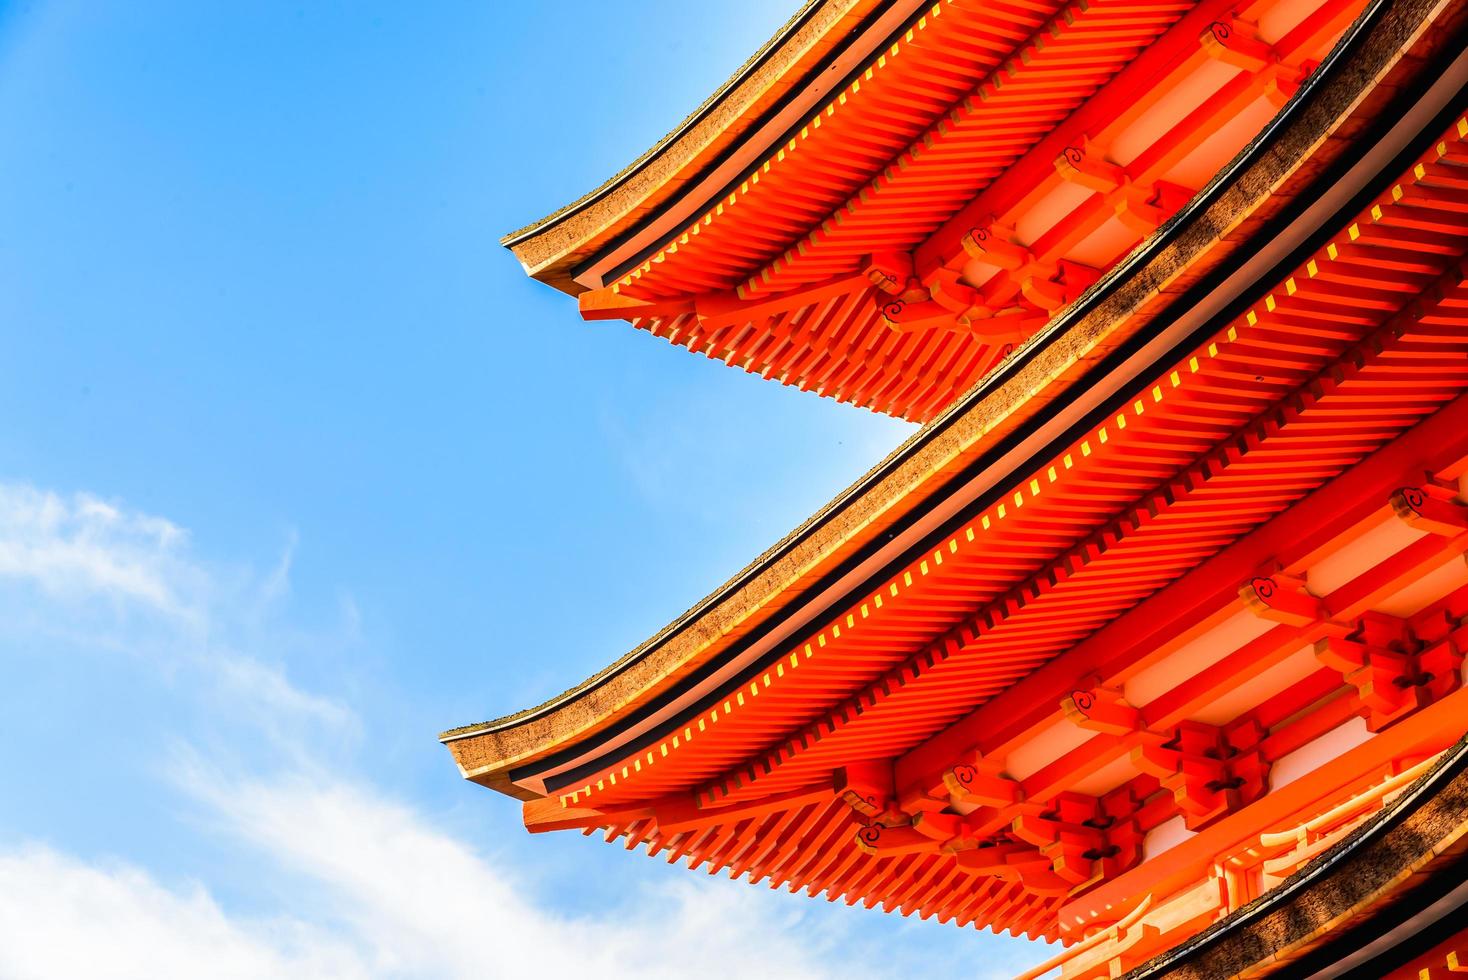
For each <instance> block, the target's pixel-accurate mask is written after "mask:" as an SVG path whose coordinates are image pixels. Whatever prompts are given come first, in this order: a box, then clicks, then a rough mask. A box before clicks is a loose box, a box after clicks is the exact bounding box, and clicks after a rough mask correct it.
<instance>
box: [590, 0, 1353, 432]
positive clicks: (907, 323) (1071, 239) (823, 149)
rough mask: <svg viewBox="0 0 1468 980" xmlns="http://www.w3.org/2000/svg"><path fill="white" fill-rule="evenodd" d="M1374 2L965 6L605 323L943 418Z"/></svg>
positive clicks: (766, 165)
mask: <svg viewBox="0 0 1468 980" xmlns="http://www.w3.org/2000/svg"><path fill="white" fill-rule="evenodd" d="M1363 6H1364V0H1303V2H1301V0H1254V2H1250V3H1246V4H1244V5H1242V6H1239V5H1237V4H1236V3H1234V2H1233V0H1228V2H1223V0H1203V2H1199V3H1188V2H1184V0H1075V2H1072V3H1068V4H1062V3H1057V2H1052V0H1024V2H1010V0H942V2H940V3H937V4H934V5H932V6H931V7H925V8H924V9H923V10H922V11H920V12H919V13H918V14H916V15H915V16H914V17H913V19H912V20H911V21H910V22H909V23H908V25H907V26H906V28H905V30H903V31H901V32H900V33H899V34H897V35H896V36H895V37H894V38H893V39H892V40H891V42H890V43H888V44H885V45H883V46H881V47H880V48H879V49H878V50H877V51H875V52H873V53H872V54H871V55H870V56H869V57H868V58H867V60H866V62H865V63H864V64H863V65H862V66H861V67H860V68H859V69H858V70H856V71H854V72H852V73H851V75H850V77H849V78H848V80H847V82H846V83H845V84H844V85H842V86H841V87H840V88H839V89H837V90H835V91H834V92H832V93H830V95H829V97H828V100H827V101H826V103H825V104H824V105H823V106H821V107H820V108H819V109H818V110H817V111H815V112H813V113H811V114H810V115H809V116H808V117H806V118H803V119H801V120H800V123H799V125H798V126H797V127H795V128H793V129H792V130H791V131H790V132H789V133H788V134H787V135H786V136H785V137H784V138H782V139H780V140H778V141H777V142H774V143H773V144H771V145H769V146H768V147H763V149H762V150H761V152H762V157H761V158H760V159H759V162H757V163H756V164H754V165H753V166H751V167H749V168H748V169H747V170H746V172H744V173H743V174H742V175H741V176H740V178H739V179H738V180H736V181H734V182H733V183H732V184H730V185H729V186H728V187H726V188H724V189H722V190H721V191H719V192H718V193H717V194H714V195H713V196H712V197H711V198H710V199H709V200H708V202H707V204H706V206H705V207H703V208H702V210H701V211H700V212H699V213H698V214H696V215H695V216H694V217H693V218H692V219H691V220H688V221H687V222H686V223H685V224H683V225H682V226H681V227H678V228H676V229H675V230H674V231H673V233H671V234H668V235H667V236H665V237H664V238H663V239H662V240H661V241H660V242H659V243H658V244H657V246H656V247H655V248H651V249H650V250H645V251H646V254H645V255H644V256H643V257H642V258H640V259H639V260H637V261H636V262H634V263H632V264H631V265H630V266H629V267H628V268H627V269H626V271H625V272H618V273H616V274H615V275H611V274H609V273H608V274H603V275H601V276H599V277H596V280H595V281H598V282H602V283H603V284H601V285H600V286H599V287H598V288H593V289H590V290H588V291H586V292H582V293H581V294H580V305H581V312H582V315H583V316H585V317H586V318H588V319H626V320H629V321H630V322H632V323H633V324H634V325H635V326H637V327H639V328H641V329H644V330H647V331H649V332H651V333H653V334H654V335H656V336H659V337H663V338H665V339H667V340H669V341H671V342H673V343H676V344H679V345H681V346H684V347H687V348H688V349H689V350H692V351H696V352H699V353H702V354H705V355H707V356H708V357H712V358H717V359H719V360H722V361H724V362H726V363H728V364H730V365H731V366H736V367H739V368H742V369H744V370H745V371H749V372H751V373H755V374H759V375H761V376H762V377H766V378H773V379H777V380H779V381H781V382H782V383H784V384H788V385H795V386H798V387H800V388H802V389H805V390H812V391H816V392H818V393H820V394H823V395H828V396H830V397H833V398H835V399H837V400H839V401H846V402H851V403H853V404H856V405H860V406H864V407H869V408H872V409H875V410H877V411H880V412H886V413H890V414H894V415H899V416H902V417H904V418H908V419H912V420H915V421H926V420H927V419H930V418H932V417H933V416H934V415H936V414H937V413H938V412H939V411H940V410H942V409H943V408H944V407H945V406H946V405H948V404H949V403H951V402H952V401H953V400H954V398H956V397H957V396H958V395H960V394H961V393H963V392H964V391H965V390H967V389H968V388H969V387H971V386H972V385H973V384H974V383H976V382H977V381H979V380H980V379H981V378H983V377H984V376H985V375H986V374H988V373H989V372H990V371H991V370H993V368H994V367H995V366H996V365H997V364H998V363H999V362H1000V361H1001V360H1002V359H1004V358H1005V357H1007V356H1009V355H1010V354H1011V353H1012V352H1013V351H1014V349H1015V348H1016V347H1017V346H1019V345H1022V344H1023V343H1024V342H1025V341H1026V340H1028V339H1029V338H1030V337H1031V336H1033V335H1034V334H1035V333H1036V332H1037V331H1039V330H1040V329H1041V328H1043V327H1044V326H1045V324H1046V323H1047V322H1049V320H1050V319H1051V317H1052V315H1053V314H1054V313H1056V312H1057V311H1059V310H1061V309H1063V308H1064V307H1066V306H1067V305H1069V304H1070V303H1072V302H1073V301H1074V300H1076V299H1077V298H1078V297H1079V296H1081V295H1082V294H1083V293H1084V292H1085V291H1086V290H1087V289H1089V288H1090V287H1091V286H1092V285H1093V284H1094V283H1095V282H1096V281H1097V280H1098V279H1099V278H1100V277H1101V275H1103V274H1104V273H1105V272H1106V271H1107V270H1109V269H1110V268H1111V267H1112V266H1113V265H1115V264H1116V262H1117V261H1118V260H1119V259H1121V258H1122V257H1124V256H1125V255H1126V254H1127V253H1129V252H1130V251H1131V250H1132V249H1133V248H1134V247H1135V246H1136V245H1137V244H1138V243H1140V242H1141V241H1142V240H1143V239H1144V238H1146V237H1147V236H1148V235H1150V234H1151V233H1152V232H1153V231H1155V230H1156V229H1157V228H1158V227H1159V226H1160V225H1161V224H1163V223H1164V222H1166V221H1167V220H1168V219H1169V218H1170V217H1171V216H1172V215H1173V214H1174V213H1175V212H1176V211H1177V210H1178V209H1179V208H1180V207H1181V206H1182V205H1183V204H1185V203H1186V202H1187V201H1188V200H1189V199H1190V198H1192V197H1193V195H1194V193H1195V192H1196V191H1198V190H1199V189H1200V188H1202V187H1203V186H1205V185H1206V184H1207V183H1208V182H1209V181H1210V180H1211V179H1212V178H1213V177H1214V175H1215V174H1217V173H1219V172H1220V171H1222V170H1223V169H1224V168H1225V167H1226V166H1227V164H1228V163H1229V161H1230V160H1231V159H1232V158H1233V157H1234V156H1235V155H1236V154H1237V153H1238V152H1239V150H1241V149H1242V148H1243V147H1244V145H1245V144H1246V143H1248V142H1249V140H1250V139H1251V138H1253V136H1254V135H1255V134H1256V133H1258V132H1259V131H1260V129H1261V128H1262V127H1263V126H1264V125H1265V124H1266V123H1267V122H1268V120H1269V119H1270V118H1271V117H1272V116H1273V115H1274V114H1275V113H1276V111H1277V110H1278V109H1279V107H1280V106H1282V105H1283V104H1284V102H1285V101H1286V100H1287V99H1288V98H1289V97H1290V95H1291V94H1293V93H1294V91H1295V90H1296V89H1297V88H1298V86H1299V85H1300V84H1301V83H1302V82H1303V81H1304V80H1305V78H1306V77H1307V76H1308V75H1309V73H1310V71H1311V70H1312V69H1313V68H1314V66H1315V65H1316V64H1318V62H1319V60H1320V59H1321V58H1322V57H1323V56H1324V55H1325V53H1326V52H1327V51H1329V50H1330V47H1331V45H1332V44H1333V43H1334V42H1335V40H1336V38H1337V37H1339V36H1340V34H1341V32H1342V31H1343V30H1344V28H1345V27H1346V26H1347V25H1348V24H1349V23H1350V22H1351V21H1352V19H1353V18H1355V17H1356V15H1357V14H1359V13H1360V11H1361V9H1362V7H1363ZM623 264H624V265H625V264H626V263H623ZM583 281H592V280H586V279H585V278H584V277H583Z"/></svg>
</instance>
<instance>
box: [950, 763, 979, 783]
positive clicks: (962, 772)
mask: <svg viewBox="0 0 1468 980" xmlns="http://www.w3.org/2000/svg"><path fill="white" fill-rule="evenodd" d="M978 774H979V771H978V770H977V769H975V768H974V767H973V766H971V765H969V764H967V763H959V764H958V765H956V766H954V767H953V779H954V781H955V782H957V783H958V785H960V786H971V785H972V784H973V781H974V778H975V777H977V776H978Z"/></svg>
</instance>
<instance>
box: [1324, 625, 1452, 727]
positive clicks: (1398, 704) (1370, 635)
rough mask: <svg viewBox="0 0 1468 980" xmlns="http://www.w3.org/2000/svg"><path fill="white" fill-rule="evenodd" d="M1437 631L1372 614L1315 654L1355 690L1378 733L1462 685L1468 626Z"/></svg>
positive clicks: (1330, 640)
mask: <svg viewBox="0 0 1468 980" xmlns="http://www.w3.org/2000/svg"><path fill="white" fill-rule="evenodd" d="M1424 632H1427V631H1424ZM1432 632H1435V633H1437V635H1436V636H1435V637H1434V636H1427V637H1424V636H1419V635H1418V632H1417V631H1416V630H1414V629H1413V624H1412V623H1409V622H1408V621H1407V620H1404V619H1400V618H1398V617H1396V616H1388V615H1385V614H1384V613H1376V612H1369V613H1366V614H1365V615H1364V616H1362V617H1361V618H1360V619H1359V620H1358V621H1357V624H1356V629H1355V630H1354V631H1353V632H1351V633H1350V634H1349V635H1347V636H1346V637H1333V636H1332V637H1326V638H1325V639H1323V640H1320V641H1319V642H1318V643H1316V644H1315V656H1316V657H1318V658H1319V659H1320V662H1321V663H1323V664H1324V665H1325V666H1327V667H1330V668H1331V669H1333V670H1338V671H1340V673H1341V675H1342V676H1343V677H1344V678H1345V681H1346V683H1347V684H1350V685H1351V686H1353V687H1355V688H1356V691H1357V693H1358V694H1359V695H1360V697H1361V708H1362V714H1363V715H1364V716H1365V718H1366V727H1367V729H1368V730H1370V731H1373V732H1379V731H1381V730H1383V729H1385V728H1387V727H1389V726H1391V725H1394V724H1396V723H1397V722H1399V721H1401V720H1402V719H1403V718H1406V717H1407V716H1408V715H1411V714H1413V713H1415V712H1416V711H1418V710H1419V709H1421V708H1424V707H1426V706H1427V705H1429V704H1432V703H1433V702H1434V701H1437V700H1439V699H1440V698H1442V697H1444V696H1446V695H1448V694H1451V693H1452V692H1453V691H1456V690H1457V689H1458V687H1459V686H1460V685H1461V683H1462V669H1463V652H1462V646H1461V644H1462V642H1463V641H1464V640H1468V628H1465V627H1461V626H1459V627H1457V628H1456V629H1454V630H1452V631H1451V632H1446V633H1444V632H1443V631H1432Z"/></svg>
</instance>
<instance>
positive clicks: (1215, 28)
mask: <svg viewBox="0 0 1468 980" xmlns="http://www.w3.org/2000/svg"><path fill="white" fill-rule="evenodd" d="M1208 30H1209V31H1210V32H1212V34H1213V36H1214V37H1215V38H1217V39H1218V41H1219V43H1221V44H1227V43H1228V39H1229V38H1231V37H1233V33H1234V32H1233V28H1231V27H1229V26H1228V25H1227V24H1225V23H1224V22H1223V21H1221V20H1215V21H1214V22H1213V23H1212V24H1210V25H1208Z"/></svg>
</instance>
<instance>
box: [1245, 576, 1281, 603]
mask: <svg viewBox="0 0 1468 980" xmlns="http://www.w3.org/2000/svg"><path fill="white" fill-rule="evenodd" d="M1249 588H1251V589H1253V590H1254V594H1255V595H1257V596H1258V597H1259V598H1261V599H1263V600H1265V601H1266V602H1268V601H1269V600H1270V599H1272V598H1273V597H1274V593H1275V592H1276V591H1277V590H1278V589H1279V585H1278V583H1276V582H1275V581H1274V579H1272V578H1262V577H1261V578H1254V579H1250V580H1249Z"/></svg>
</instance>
